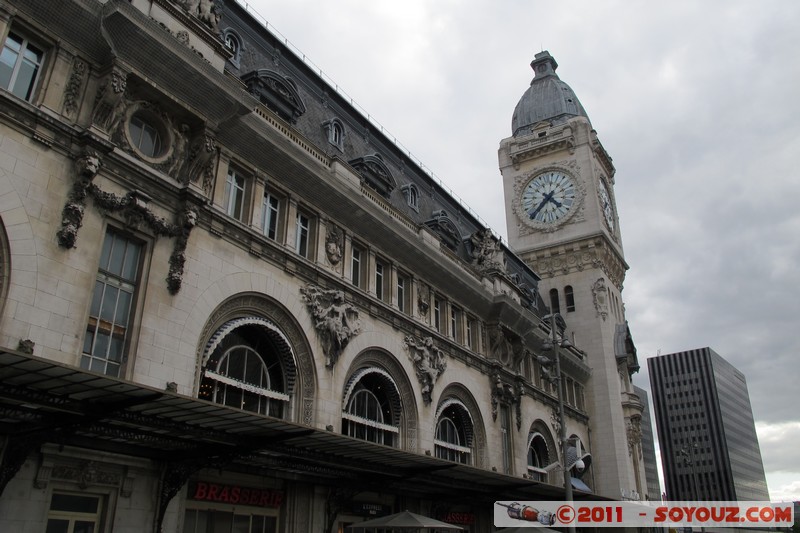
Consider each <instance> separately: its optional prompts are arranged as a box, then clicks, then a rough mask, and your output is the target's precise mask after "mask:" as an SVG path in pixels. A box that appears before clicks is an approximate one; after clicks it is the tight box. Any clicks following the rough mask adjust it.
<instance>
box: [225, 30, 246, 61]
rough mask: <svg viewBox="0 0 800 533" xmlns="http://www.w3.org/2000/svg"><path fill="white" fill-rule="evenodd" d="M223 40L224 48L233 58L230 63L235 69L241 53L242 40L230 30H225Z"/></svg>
mask: <svg viewBox="0 0 800 533" xmlns="http://www.w3.org/2000/svg"><path fill="white" fill-rule="evenodd" d="M223 39H224V40H225V48H227V49H228V51H229V52H230V53H231V54H233V56H232V57H231V59H230V61H231V63H233V64H234V65H235V66H236V67H238V66H239V59H240V58H241V52H242V40H241V39H240V38H239V36H238V35H237V34H236V33H235V32H234V31H233V30H231V29H227V30H225V33H224V35H223Z"/></svg>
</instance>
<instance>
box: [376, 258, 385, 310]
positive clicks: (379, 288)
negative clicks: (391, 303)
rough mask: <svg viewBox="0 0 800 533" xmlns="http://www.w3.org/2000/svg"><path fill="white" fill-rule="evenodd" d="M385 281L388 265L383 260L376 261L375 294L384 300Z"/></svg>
mask: <svg viewBox="0 0 800 533" xmlns="http://www.w3.org/2000/svg"><path fill="white" fill-rule="evenodd" d="M384 283H386V266H385V265H384V264H383V263H382V262H381V261H376V262H375V296H377V297H378V300H383V298H384V295H385V294H386V291H385V290H384V286H383V285H384Z"/></svg>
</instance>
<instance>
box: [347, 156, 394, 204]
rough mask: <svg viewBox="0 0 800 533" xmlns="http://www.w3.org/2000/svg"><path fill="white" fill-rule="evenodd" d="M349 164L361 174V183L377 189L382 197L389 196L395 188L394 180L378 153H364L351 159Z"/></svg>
mask: <svg viewBox="0 0 800 533" xmlns="http://www.w3.org/2000/svg"><path fill="white" fill-rule="evenodd" d="M350 165H352V167H353V168H354V169H355V170H356V172H358V173H359V174H360V175H361V178H362V180H363V183H365V184H366V185H368V186H369V187H371V188H372V189H375V190H376V191H378V192H379V193H380V194H381V196H383V197H384V198H389V195H391V193H392V190H394V188H395V181H394V178H393V177H392V174H391V172H389V168H388V167H387V166H386V164H385V163H384V162H383V159H382V158H381V156H380V155H378V154H373V155H365V156H364V157H359V158H358V159H353V160H352V161H350Z"/></svg>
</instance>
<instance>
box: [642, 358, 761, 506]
mask: <svg viewBox="0 0 800 533" xmlns="http://www.w3.org/2000/svg"><path fill="white" fill-rule="evenodd" d="M647 367H648V370H649V373H650V384H651V389H652V394H653V407H654V413H655V419H656V426H657V430H658V441H659V446H660V448H661V460H662V465H663V467H664V481H665V484H666V492H667V498H668V499H670V500H702V501H712V500H728V501H732V500H742V501H746V500H750V501H769V493H768V491H767V482H766V477H765V475H764V466H763V463H762V461H761V450H760V449H759V446H758V437H757V436H756V430H755V423H754V422H753V411H752V409H751V407H750V396H749V394H748V392H747V382H746V381H745V377H744V374H742V373H741V372H740V371H738V370H737V369H736V368H734V367H733V365H731V364H730V363H728V362H727V361H725V359H723V358H722V357H721V356H720V355H718V354H717V353H716V352H714V351H713V350H711V349H710V348H701V349H698V350H689V351H685V352H678V353H672V354H667V355H661V356H657V357H652V358H650V359H648V360H647Z"/></svg>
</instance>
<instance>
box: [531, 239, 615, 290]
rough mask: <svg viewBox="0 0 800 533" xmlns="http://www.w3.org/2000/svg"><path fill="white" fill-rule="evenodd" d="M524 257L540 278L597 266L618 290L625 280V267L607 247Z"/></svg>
mask: <svg viewBox="0 0 800 533" xmlns="http://www.w3.org/2000/svg"><path fill="white" fill-rule="evenodd" d="M524 259H525V262H527V263H528V264H529V265H531V268H532V269H533V270H534V271H535V272H536V273H537V274H539V275H540V276H541V277H542V278H552V277H554V276H560V275H564V274H569V273H572V272H582V271H584V270H588V269H593V268H599V269H601V270H602V271H603V272H604V273H605V274H606V275H607V276H608V279H609V280H610V282H611V283H613V284H614V286H615V287H617V289H618V290H622V282H623V281H624V280H625V270H626V269H627V267H626V265H625V264H624V263H622V262H621V261H620V260H619V258H618V257H617V256H616V254H614V253H612V252H611V250H609V249H608V248H607V247H600V248H598V247H595V248H593V249H591V250H577V251H576V250H570V251H568V252H565V253H560V254H558V255H553V256H550V257H542V258H539V257H535V256H534V257H526V258H524Z"/></svg>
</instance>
